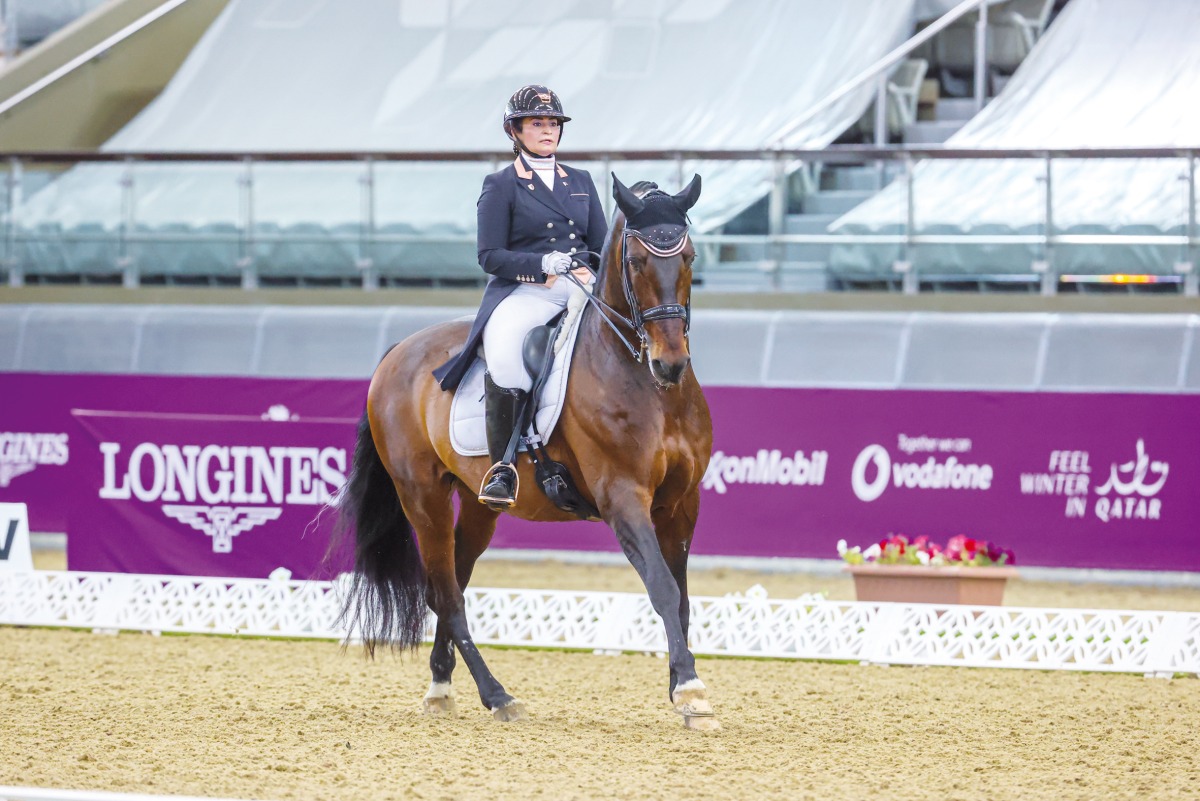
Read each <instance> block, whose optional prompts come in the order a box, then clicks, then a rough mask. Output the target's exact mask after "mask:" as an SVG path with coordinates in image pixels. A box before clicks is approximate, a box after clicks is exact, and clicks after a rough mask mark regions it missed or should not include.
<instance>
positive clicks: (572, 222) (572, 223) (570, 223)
mask: <svg viewBox="0 0 1200 801" xmlns="http://www.w3.org/2000/svg"><path fill="white" fill-rule="evenodd" d="M574 224H575V221H574V220H567V225H574Z"/></svg>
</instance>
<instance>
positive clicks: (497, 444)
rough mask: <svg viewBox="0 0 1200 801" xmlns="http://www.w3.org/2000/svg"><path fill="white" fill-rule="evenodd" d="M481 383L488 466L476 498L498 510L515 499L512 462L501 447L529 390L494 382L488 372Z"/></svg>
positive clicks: (515, 485) (505, 507)
mask: <svg viewBox="0 0 1200 801" xmlns="http://www.w3.org/2000/svg"><path fill="white" fill-rule="evenodd" d="M483 387H484V410H485V413H486V416H487V421H486V426H487V442H488V456H489V457H490V458H491V460H492V468H491V469H490V470H488V472H487V474H486V475H485V476H484V477H483V486H482V487H481V488H480V490H479V501H480V503H485V504H487V505H488V506H489V507H491V508H492V509H495V510H497V511H500V510H503V509H507V508H508V507H510V506H512V505H513V504H515V503H516V502H517V470H516V467H515V465H513V464H511V463H508V462H505V461H504V451H505V450H506V449H507V448H508V443H509V441H510V440H511V439H512V435H513V430H514V429H515V428H516V427H517V416H518V415H519V414H520V413H521V410H522V408H523V407H524V406H525V399H526V398H527V397H529V393H528V392H526V391H525V390H523V389H506V388H504V387H498V386H496V384H495V382H493V381H492V375H491V373H484V374H483ZM515 458H516V457H515V456H514V460H515Z"/></svg>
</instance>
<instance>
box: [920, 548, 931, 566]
mask: <svg viewBox="0 0 1200 801" xmlns="http://www.w3.org/2000/svg"><path fill="white" fill-rule="evenodd" d="M917 561H918V562H920V563H921V564H923V565H928V564H929V552H928V551H917Z"/></svg>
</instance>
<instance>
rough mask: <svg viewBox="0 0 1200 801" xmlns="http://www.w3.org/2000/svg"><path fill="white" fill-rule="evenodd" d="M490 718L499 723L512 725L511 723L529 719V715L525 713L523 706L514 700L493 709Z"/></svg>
mask: <svg viewBox="0 0 1200 801" xmlns="http://www.w3.org/2000/svg"><path fill="white" fill-rule="evenodd" d="M492 717H494V718H495V719H496V720H498V721H500V722H501V723H512V722H513V721H517V720H524V719H525V718H527V717H529V713H528V712H526V711H525V705H524V704H523V703H521V702H520V701H518V700H517V699H515V698H514V699H513V700H511V701H509V702H508V703H506V704H503V705H502V706H498V707H496V708H495V709H493V710H492Z"/></svg>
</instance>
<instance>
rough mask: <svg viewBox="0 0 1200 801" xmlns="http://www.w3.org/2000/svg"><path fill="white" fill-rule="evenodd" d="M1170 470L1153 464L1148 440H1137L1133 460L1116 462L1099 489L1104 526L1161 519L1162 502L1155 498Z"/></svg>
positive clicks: (1098, 507) (1098, 502)
mask: <svg viewBox="0 0 1200 801" xmlns="http://www.w3.org/2000/svg"><path fill="white" fill-rule="evenodd" d="M1170 467H1171V466H1170V465H1169V464H1167V463H1166V462H1164V461H1160V460H1157V459H1156V460H1154V461H1150V457H1149V455H1147V453H1146V443H1145V441H1143V440H1141V439H1138V441H1137V454H1136V455H1135V456H1134V458H1133V460H1132V461H1128V462H1125V463H1124V464H1120V465H1118V464H1117V463H1116V462H1113V464H1112V465H1111V467H1110V468H1109V471H1108V481H1105V482H1104V483H1103V484H1102V485H1100V486H1099V487H1096V494H1097V495H1099V496H1100V497H1099V498H1097V499H1096V506H1095V510H1096V517H1098V518H1100V520H1102V521H1104V522H1105V523H1107V522H1109V521H1110V520H1112V519H1114V518H1117V519H1134V520H1158V519H1159V518H1160V517H1161V516H1162V500H1161V499H1159V498H1156V497H1154V496H1156V495H1158V493H1159V490H1161V489H1162V488H1163V485H1164V484H1166V483H1167V473H1168V472H1170ZM1110 493H1111V494H1112V497H1111V498H1110V497H1108V496H1109V494H1110Z"/></svg>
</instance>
